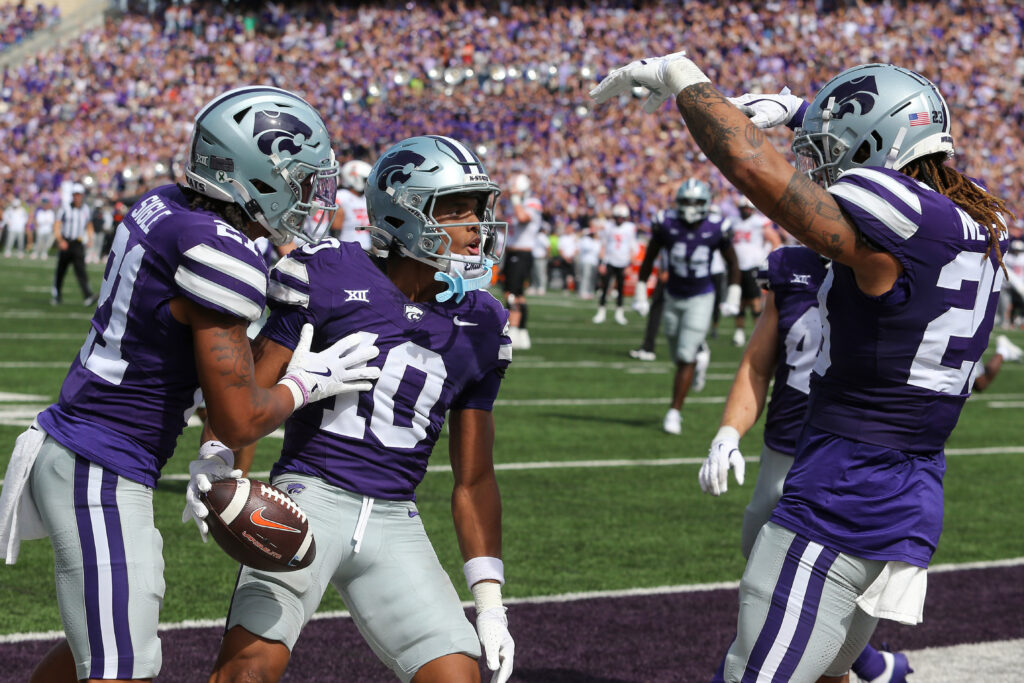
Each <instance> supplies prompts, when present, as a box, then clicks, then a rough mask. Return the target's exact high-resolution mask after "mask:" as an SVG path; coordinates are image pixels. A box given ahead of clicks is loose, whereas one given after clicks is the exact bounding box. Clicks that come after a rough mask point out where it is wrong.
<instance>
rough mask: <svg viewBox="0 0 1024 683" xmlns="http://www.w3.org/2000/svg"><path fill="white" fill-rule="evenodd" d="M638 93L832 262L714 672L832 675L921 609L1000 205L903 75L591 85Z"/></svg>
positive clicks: (985, 322) (993, 268)
mask: <svg viewBox="0 0 1024 683" xmlns="http://www.w3.org/2000/svg"><path fill="white" fill-rule="evenodd" d="M637 85H640V86H644V87H646V88H648V89H649V90H650V92H651V96H650V98H649V99H648V101H647V103H646V104H645V109H646V110H647V111H649V112H653V111H655V110H657V109H658V108H659V107H660V105H661V104H662V103H664V102H665V101H666V100H667V99H669V98H670V97H674V98H675V102H676V106H677V108H678V110H679V112H680V114H681V115H682V117H683V120H684V121H685V123H686V126H687V130H689V131H690V134H691V135H693V137H694V138H695V140H696V142H697V144H698V145H699V146H700V147H701V149H702V150H703V151H704V153H705V154H706V155H707V156H708V158H709V159H710V160H711V161H712V162H713V163H714V164H715V165H716V166H717V167H718V168H719V169H720V170H721V171H722V173H723V174H724V175H725V176H726V177H727V178H728V179H729V180H730V181H731V182H732V183H733V184H734V185H735V186H736V187H737V188H738V189H739V190H740V191H741V192H743V194H745V195H746V196H747V197H749V198H750V200H751V201H752V202H753V203H754V205H755V206H757V207H758V208H760V209H761V210H762V211H764V212H765V213H766V215H767V216H768V217H769V218H770V219H772V220H773V221H775V222H776V223H778V224H780V225H781V226H782V227H784V228H785V229H786V230H787V231H789V232H790V233H791V234H793V235H794V236H795V237H797V238H798V239H800V240H801V241H802V242H803V243H804V244H806V245H807V246H809V247H810V248H812V249H813V250H815V251H817V252H818V253H820V254H822V255H824V256H827V257H829V258H831V259H832V262H833V265H832V268H831V270H830V271H829V273H828V274H827V275H826V277H825V281H824V283H823V284H822V287H821V289H820V290H819V294H818V299H819V302H820V314H821V317H822V323H823V338H822V348H821V350H820V352H819V354H818V357H817V360H816V361H815V365H814V368H813V371H812V378H811V392H810V396H809V399H808V413H807V416H806V418H805V424H804V428H803V430H802V432H801V434H800V438H799V441H798V443H797V448H796V452H795V456H794V461H793V465H792V468H791V469H790V472H789V474H788V476H787V479H786V483H785V487H784V489H783V493H782V497H781V499H780V500H779V502H778V504H777V505H776V507H775V509H774V511H773V513H772V516H771V521H769V522H768V523H766V524H765V525H764V526H763V527H762V528H761V530H760V532H759V533H758V537H757V540H756V541H755V543H754V547H753V549H752V550H751V554H750V558H749V560H748V562H747V570H746V572H745V573H744V577H743V580H742V582H741V585H740V594H741V595H740V613H739V619H738V628H737V637H736V640H735V641H734V642H733V643H732V645H731V647H730V648H729V652H728V654H727V657H726V660H725V662H724V671H723V672H722V673H723V677H724V680H726V681H739V680H741V679H742V678H744V677H749V678H754V677H762V678H773V677H774V678H776V679H784V680H792V681H815V680H819V679H821V680H825V681H845V680H848V671H849V669H850V665H851V663H852V662H853V661H854V659H855V658H856V657H857V655H858V654H859V653H860V652H861V651H862V650H863V649H864V646H865V644H866V643H867V642H868V639H869V638H870V636H871V634H872V632H873V631H874V628H875V625H876V624H877V621H878V619H879V618H881V617H884V618H888V619H894V620H897V621H900V622H903V623H908V624H914V623H918V622H920V621H921V617H922V608H923V603H924V595H925V587H926V572H927V567H928V564H929V562H930V561H931V557H932V554H933V553H934V551H935V547H936V544H937V542H938V538H939V535H940V532H941V528H942V512H943V492H942V477H943V475H944V473H945V456H944V452H943V448H944V446H945V443H946V440H947V438H948V437H949V434H950V432H951V431H952V429H953V427H954V426H955V425H956V422H957V419H958V418H959V415H960V411H961V409H962V407H963V404H964V402H965V400H966V399H967V397H968V395H969V393H970V389H971V385H972V380H973V379H974V376H975V375H976V374H977V373H978V372H980V371H981V362H980V361H981V355H982V353H983V352H984V350H985V348H986V346H987V345H988V338H989V334H990V332H991V330H992V324H993V318H994V315H995V308H996V301H997V298H998V293H999V289H1000V287H1001V285H1002V281H1003V277H1004V273H1003V270H1002V264H1001V252H1002V249H1003V248H1004V246H1005V244H1006V229H1005V225H1006V222H1007V219H1008V218H1009V217H1012V214H1011V213H1010V212H1009V210H1008V209H1007V207H1006V204H1005V203H1004V202H1003V200H1002V199H1000V198H998V197H996V196H994V195H992V194H990V193H989V192H987V191H986V190H985V189H983V188H982V187H980V186H979V185H977V184H976V183H974V182H972V181H971V180H970V179H968V178H967V177H966V176H964V175H962V174H961V173H960V172H958V171H956V170H955V169H953V168H952V167H951V166H949V165H948V164H947V163H946V162H947V160H948V159H949V158H950V157H951V156H952V154H953V137H952V135H951V132H950V120H949V109H948V107H947V106H946V102H945V100H944V99H943V98H942V96H941V94H940V93H939V91H938V89H937V88H936V87H935V85H934V84H933V83H931V82H930V81H929V80H927V79H926V78H924V77H923V76H920V75H919V74H917V73H914V72H912V71H910V70H908V69H904V68H901V67H897V66H894V65H891V64H867V65H862V66H858V67H854V68H852V69H848V70H846V71H844V72H842V73H840V74H839V75H837V76H836V77H834V78H833V79H832V80H830V81H829V82H828V83H826V84H825V85H824V86H823V87H822V89H821V90H820V91H819V92H818V93H817V95H815V97H814V99H813V101H811V102H810V103H807V102H805V101H803V100H801V99H800V98H798V97H795V96H793V95H792V94H790V93H788V92H787V91H783V92H782V93H780V94H779V95H769V96H764V95H746V96H742V97H740V98H737V100H736V103H735V104H734V103H733V102H731V101H729V100H728V99H726V98H725V97H724V96H723V95H721V94H720V93H719V92H718V91H717V90H716V89H715V88H714V87H712V85H711V84H710V81H709V79H708V78H707V76H706V75H704V73H703V72H702V71H701V70H700V69H699V68H698V67H697V65H696V64H694V63H693V62H692V61H691V60H690V59H688V58H686V57H685V56H684V55H683V54H682V53H675V54H672V55H668V56H665V57H658V58H654V59H644V60H639V61H636V62H633V63H631V64H629V65H627V66H626V67H623V68H621V69H618V70H616V71H614V72H612V73H611V74H609V76H608V77H607V78H606V79H605V80H604V81H603V82H602V83H601V84H600V85H599V86H598V87H597V88H595V89H594V90H593V91H592V93H591V94H592V95H593V96H594V97H595V98H596V99H597V100H598V101H602V102H603V101H605V100H607V99H609V98H611V97H613V96H616V95H621V94H625V93H627V92H630V91H631V90H632V88H633V87H635V86H637ZM737 105H738V106H737ZM741 108H742V109H741ZM748 116H749V118H748ZM781 124H789V125H790V126H791V127H793V128H795V129H796V136H795V138H794V142H793V151H794V152H795V153H796V155H797V158H798V160H799V162H800V163H801V165H803V166H804V168H805V171H799V170H797V169H796V168H794V167H793V166H791V165H790V164H789V162H788V161H787V160H786V158H785V157H784V156H783V155H782V154H781V153H779V152H778V151H776V150H775V149H774V148H772V146H771V145H770V144H769V143H768V141H767V139H766V137H765V135H764V134H763V133H762V132H761V130H760V128H762V127H771V126H776V125H781ZM790 615H796V616H795V618H794V617H792V616H790ZM823 653H830V654H829V656H822V654H823ZM831 653H834V654H831Z"/></svg>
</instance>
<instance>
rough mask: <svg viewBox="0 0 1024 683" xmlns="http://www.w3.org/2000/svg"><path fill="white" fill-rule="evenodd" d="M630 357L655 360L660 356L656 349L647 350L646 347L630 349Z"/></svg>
mask: <svg viewBox="0 0 1024 683" xmlns="http://www.w3.org/2000/svg"><path fill="white" fill-rule="evenodd" d="M629 357H630V358H635V359H637V360H655V359H657V357H658V356H657V355H656V354H655V353H654V351H647V350H646V349H630V350H629Z"/></svg>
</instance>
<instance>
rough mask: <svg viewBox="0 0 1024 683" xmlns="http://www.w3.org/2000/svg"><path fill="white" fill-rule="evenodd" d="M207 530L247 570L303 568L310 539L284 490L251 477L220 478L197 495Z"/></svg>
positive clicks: (310, 553) (311, 551)
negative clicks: (200, 498) (202, 504)
mask: <svg viewBox="0 0 1024 683" xmlns="http://www.w3.org/2000/svg"><path fill="white" fill-rule="evenodd" d="M202 501H203V503H204V504H205V505H206V508H207V509H208V510H209V511H210V514H209V515H208V516H207V518H206V522H207V526H209V528H210V534H212V535H213V538H214V540H216V541H217V545H219V546H220V547H221V548H222V549H223V550H224V552H226V553H227V554H228V555H230V556H231V557H232V558H234V559H235V560H237V561H238V562H241V563H242V564H244V565H248V566H250V567H252V568H253V569H259V570H261V571H265V572H290V571H294V570H296V569H302V568H303V567H308V566H309V564H310V563H311V562H312V561H313V558H314V557H315V556H316V543H315V542H314V541H313V533H312V532H311V531H310V530H309V524H308V522H307V520H306V515H305V513H304V512H302V510H301V509H299V506H298V505H296V504H295V501H293V500H292V499H291V498H290V497H289V496H288V494H286V493H285V492H284V491H282V490H280V489H278V488H276V487H274V486H271V485H270V484H267V483H265V482H262V481H257V480H255V479H222V480H220V481H215V482H213V486H212V487H211V488H210V490H209V491H208V492H207V493H205V494H203V495H202Z"/></svg>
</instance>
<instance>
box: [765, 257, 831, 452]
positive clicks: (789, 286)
mask: <svg viewBox="0 0 1024 683" xmlns="http://www.w3.org/2000/svg"><path fill="white" fill-rule="evenodd" d="M825 273H826V268H825V262H824V261H823V260H822V258H821V256H819V255H818V254H816V253H815V252H813V251H811V250H810V249H808V248H807V247H798V246H794V247H782V248H781V249H776V250H775V251H773V252H772V253H770V254H769V255H768V263H767V268H766V269H765V270H763V271H762V272H761V273H759V278H760V279H761V280H762V281H763V282H764V283H765V288H766V289H769V290H771V291H772V293H773V294H774V296H775V308H776V309H777V310H778V312H779V324H778V330H779V342H778V350H777V352H776V358H775V381H774V383H773V385H772V397H771V401H770V402H769V403H768V415H767V417H766V418H765V425H764V443H765V445H766V446H768V447H769V448H772V449H774V450H776V451H779V452H780V453H785V454H786V455H792V454H793V453H794V452H795V451H796V442H797V438H798V437H799V436H800V430H801V429H802V428H803V425H804V415H805V414H806V412H807V394H808V393H809V392H810V390H811V389H810V382H811V366H813V365H814V358H815V357H816V356H817V355H818V348H819V347H820V346H821V318H820V317H819V316H818V288H819V287H820V286H821V283H822V281H823V280H824V279H825Z"/></svg>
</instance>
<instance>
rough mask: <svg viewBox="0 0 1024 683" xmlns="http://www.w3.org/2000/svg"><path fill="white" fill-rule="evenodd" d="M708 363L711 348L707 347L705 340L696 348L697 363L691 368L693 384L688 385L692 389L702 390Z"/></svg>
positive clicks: (709, 362) (706, 375) (706, 379)
mask: <svg viewBox="0 0 1024 683" xmlns="http://www.w3.org/2000/svg"><path fill="white" fill-rule="evenodd" d="M709 365H711V349H710V348H708V345H707V342H702V343H701V345H700V348H699V349H697V363H696V367H694V369H693V385H692V386H691V387H690V388H691V389H693V390H694V391H701V390H703V389H704V385H705V384H707V381H708V366H709Z"/></svg>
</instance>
